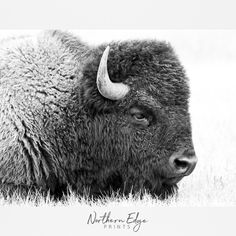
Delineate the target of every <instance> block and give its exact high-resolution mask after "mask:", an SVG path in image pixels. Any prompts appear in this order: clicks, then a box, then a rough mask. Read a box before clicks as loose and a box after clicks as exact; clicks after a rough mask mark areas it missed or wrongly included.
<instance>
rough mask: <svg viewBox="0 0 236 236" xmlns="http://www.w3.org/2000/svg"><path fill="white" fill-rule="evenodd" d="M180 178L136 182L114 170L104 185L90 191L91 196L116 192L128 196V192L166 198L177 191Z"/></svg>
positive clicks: (109, 194) (141, 195)
mask: <svg viewBox="0 0 236 236" xmlns="http://www.w3.org/2000/svg"><path fill="white" fill-rule="evenodd" d="M180 179H181V178H168V179H165V180H163V179H162V178H160V179H158V180H156V181H154V183H153V182H151V181H149V180H145V181H144V182H143V183H142V184H140V185H139V184H138V181H137V182H136V181H134V180H133V179H124V178H123V177H122V175H121V173H120V172H114V173H112V174H110V175H109V177H108V178H107V179H106V180H105V182H104V183H105V184H104V186H103V187H102V188H101V189H99V192H96V193H92V195H93V196H95V195H96V196H99V197H101V196H111V195H112V194H114V193H115V194H116V196H117V194H118V195H119V194H120V195H121V196H128V195H130V194H133V195H136V194H138V195H139V196H140V197H141V198H142V197H143V196H144V195H145V193H148V194H150V195H152V196H153V197H157V198H159V199H162V200H163V199H166V198H168V197H170V196H171V195H173V194H174V193H176V192H177V189H178V187H177V185H176V184H177V182H179V181H180Z"/></svg>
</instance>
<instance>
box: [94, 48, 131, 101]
mask: <svg viewBox="0 0 236 236" xmlns="http://www.w3.org/2000/svg"><path fill="white" fill-rule="evenodd" d="M109 49H110V47H109V46H107V48H106V50H105V51H104V52H103V55H102V58H101V61H100V64H99V68H98V73H97V87H98V90H99V92H100V93H101V95H102V96H103V97H105V98H108V99H111V100H119V99H121V98H123V97H124V96H125V95H126V94H127V93H128V92H129V86H128V85H125V84H123V83H113V82H112V81H111V80H110V78H109V75H108V71H107V58H108V54H109Z"/></svg>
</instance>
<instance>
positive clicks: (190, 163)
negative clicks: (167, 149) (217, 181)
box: [169, 153, 197, 176]
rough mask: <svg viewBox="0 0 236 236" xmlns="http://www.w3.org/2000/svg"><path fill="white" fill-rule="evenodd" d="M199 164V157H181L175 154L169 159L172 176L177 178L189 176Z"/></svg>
mask: <svg viewBox="0 0 236 236" xmlns="http://www.w3.org/2000/svg"><path fill="white" fill-rule="evenodd" d="M196 163H197V157H196V156H195V155H194V156H182V155H181V156H180V155H179V154H178V153H177V154H173V155H172V156H171V157H170V159H169V164H170V167H171V169H172V174H174V175H175V176H179V175H189V174H190V173H191V172H192V171H193V169H194V167H195V166H196Z"/></svg>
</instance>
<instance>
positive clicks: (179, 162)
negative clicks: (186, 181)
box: [174, 159, 188, 169]
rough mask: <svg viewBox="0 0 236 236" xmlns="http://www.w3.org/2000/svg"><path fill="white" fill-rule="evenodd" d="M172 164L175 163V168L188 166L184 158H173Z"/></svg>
mask: <svg viewBox="0 0 236 236" xmlns="http://www.w3.org/2000/svg"><path fill="white" fill-rule="evenodd" d="M174 164H175V166H176V168H177V169H178V168H181V169H185V168H187V167H188V162H187V161H186V160H181V159H175V160H174Z"/></svg>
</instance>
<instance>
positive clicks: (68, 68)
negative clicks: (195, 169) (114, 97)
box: [0, 31, 193, 196]
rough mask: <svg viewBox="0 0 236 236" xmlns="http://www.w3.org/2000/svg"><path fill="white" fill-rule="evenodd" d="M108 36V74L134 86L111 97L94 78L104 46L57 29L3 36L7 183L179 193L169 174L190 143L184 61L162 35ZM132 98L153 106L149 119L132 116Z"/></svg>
mask: <svg viewBox="0 0 236 236" xmlns="http://www.w3.org/2000/svg"><path fill="white" fill-rule="evenodd" d="M109 45H110V48H111V50H110V53H109V59H108V72H109V75H110V78H111V80H112V81H114V82H124V83H125V84H128V85H129V86H130V88H131V90H130V92H129V94H128V95H127V96H126V97H125V98H123V99H121V100H119V101H111V100H108V99H106V98H104V97H103V96H102V95H101V94H100V93H99V91H98V89H97V86H96V75H97V69H98V65H99V62H100V59H101V56H102V53H103V51H104V49H105V48H106V45H101V46H99V47H96V48H92V47H89V46H87V45H86V44H84V43H82V42H80V40H79V39H77V38H76V37H74V36H72V35H70V34H68V33H64V32H60V31H47V32H44V33H43V34H41V35H40V36H38V37H37V39H34V40H33V39H32V38H30V37H29V38H27V37H26V38H22V39H21V40H18V41H16V40H15V39H9V40H6V41H4V42H2V44H1V47H0V98H1V99H0V181H1V185H2V188H6V187H7V186H11V188H12V186H13V188H14V187H17V186H21V187H22V186H23V188H28V187H29V188H32V187H37V188H39V189H42V190H44V191H47V190H50V191H51V193H52V194H61V193H62V192H63V190H64V189H66V187H67V186H71V187H72V188H73V189H75V190H77V191H78V192H79V193H83V191H84V189H89V190H90V193H91V194H93V195H97V194H100V193H107V192H109V190H110V189H113V190H121V191H122V192H124V193H129V192H130V191H134V192H136V191H139V190H142V189H147V190H149V191H150V192H151V193H153V194H156V195H158V196H163V195H166V194H167V195H168V194H171V193H173V190H174V188H175V186H176V185H167V184H165V181H164V180H165V179H166V178H169V177H172V176H171V171H170V170H169V167H168V164H167V162H168V159H169V157H170V156H171V155H172V154H173V153H174V152H177V151H178V150H180V149H181V148H187V149H189V150H192V149H193V146H192V140H191V127H190V119H189V114H188V97H189V88H188V81H187V78H186V77H185V73H184V70H183V68H182V66H181V65H180V62H179V61H178V59H177V57H176V55H175V53H174V52H173V49H172V48H171V46H170V45H169V44H167V43H165V42H157V41H127V42H112V43H110V44H109ZM132 107H140V108H142V109H144V110H145V112H146V113H147V114H150V116H149V117H152V119H151V120H150V125H149V126H148V127H145V128H144V127H142V126H140V125H137V124H135V123H134V122H132V117H131V115H130V112H129V111H130V108H132Z"/></svg>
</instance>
